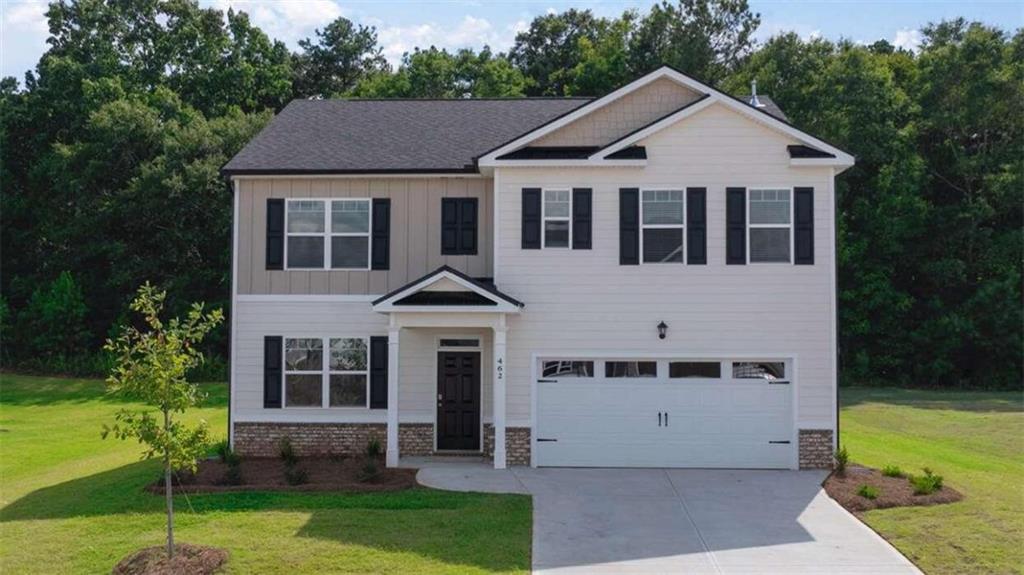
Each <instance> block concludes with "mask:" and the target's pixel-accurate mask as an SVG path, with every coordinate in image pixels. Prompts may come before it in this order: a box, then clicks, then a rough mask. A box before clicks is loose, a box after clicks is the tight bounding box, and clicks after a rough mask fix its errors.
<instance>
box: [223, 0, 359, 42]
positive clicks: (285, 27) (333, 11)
mask: <svg viewBox="0 0 1024 575" xmlns="http://www.w3.org/2000/svg"><path fill="white" fill-rule="evenodd" d="M210 5H211V6H212V7H214V8H217V9H218V10H223V11H224V12H227V10H228V8H234V9H235V11H236V12H239V11H241V12H246V13H248V14H249V18H250V19H251V20H252V22H253V24H255V25H256V26H259V27H260V28H261V29H262V30H263V31H264V32H266V33H267V35H268V36H270V37H271V38H273V39H276V40H281V41H282V42H284V43H285V44H288V45H289V46H291V47H293V48H294V47H296V46H297V45H298V41H299V40H302V39H303V38H308V37H311V36H313V34H314V32H315V30H316V29H317V28H321V29H322V28H323V27H324V26H326V25H328V24H330V23H331V21H333V20H334V19H335V18H337V17H339V16H343V15H344V14H345V11H344V10H343V9H342V8H341V6H340V5H339V4H338V3H337V2H334V1H333V0H284V1H281V0H278V1H272V0H213V2H210Z"/></svg>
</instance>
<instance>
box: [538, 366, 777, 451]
mask: <svg viewBox="0 0 1024 575" xmlns="http://www.w3.org/2000/svg"><path fill="white" fill-rule="evenodd" d="M539 367H540V370H541V373H542V375H543V376H544V377H542V379H540V380H539V381H538V383H537V420H536V426H537V429H536V432H537V443H536V450H537V451H536V460H537V464H538V465H541V466H564V467H719V468H790V467H792V466H794V464H795V456H794V453H795V447H796V446H795V445H794V444H793V443H792V442H793V440H794V437H793V435H794V434H793V405H792V384H791V382H790V380H789V379H786V376H787V375H788V368H789V367H790V365H789V364H788V363H787V362H785V361H783V360H772V361H733V360H728V361H701V362H693V361H679V362H676V361H664V360H659V361H653V360H652V361H649V362H648V361H642V360H641V361H632V360H630V361H604V360H564V359H552V360H542V362H541V365H540V366H539Z"/></svg>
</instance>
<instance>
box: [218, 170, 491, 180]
mask: <svg viewBox="0 0 1024 575" xmlns="http://www.w3.org/2000/svg"><path fill="white" fill-rule="evenodd" d="M483 177H485V176H484V175H483V174H480V173H472V172H452V173H440V172H424V173H415V172H410V173H408V174H398V173H376V174H374V173H366V174H304V173H302V172H295V173H294V174H234V175H230V176H228V179H229V180H231V181H240V180H380V179H383V180H388V179H391V180H394V179H440V178H445V179H448V178H468V179H479V178H483Z"/></svg>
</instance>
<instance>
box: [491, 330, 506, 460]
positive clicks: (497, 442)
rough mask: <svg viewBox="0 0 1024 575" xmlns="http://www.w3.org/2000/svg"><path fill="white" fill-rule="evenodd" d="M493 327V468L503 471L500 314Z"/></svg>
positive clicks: (504, 331)
mask: <svg viewBox="0 0 1024 575" xmlns="http://www.w3.org/2000/svg"><path fill="white" fill-rule="evenodd" d="M500 317H501V319H500V320H499V322H498V325H496V326H495V327H494V355H493V361H494V377H493V382H494V386H493V389H494V398H493V403H494V468H495V469H505V379H506V377H507V374H506V373H505V338H506V334H507V333H508V327H507V326H506V325H505V316H504V314H502V315H501V316H500Z"/></svg>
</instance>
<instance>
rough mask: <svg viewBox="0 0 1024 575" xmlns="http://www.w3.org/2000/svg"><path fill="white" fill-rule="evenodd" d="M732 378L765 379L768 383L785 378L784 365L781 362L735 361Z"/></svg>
mask: <svg viewBox="0 0 1024 575" xmlns="http://www.w3.org/2000/svg"><path fill="white" fill-rule="evenodd" d="M732 376H733V378H735V379H767V380H769V381H772V380H776V379H785V378H786V364H784V363H782V362H781V361H737V362H734V363H733V364H732Z"/></svg>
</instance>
